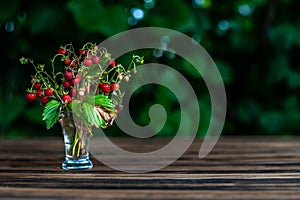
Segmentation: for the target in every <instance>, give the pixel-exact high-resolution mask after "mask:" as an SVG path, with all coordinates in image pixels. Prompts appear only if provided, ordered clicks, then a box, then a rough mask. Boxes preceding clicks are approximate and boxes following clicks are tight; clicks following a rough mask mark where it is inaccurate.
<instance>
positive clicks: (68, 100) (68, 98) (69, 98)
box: [62, 94, 72, 103]
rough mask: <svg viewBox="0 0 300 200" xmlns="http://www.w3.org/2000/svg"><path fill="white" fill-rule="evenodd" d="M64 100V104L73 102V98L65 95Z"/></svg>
mask: <svg viewBox="0 0 300 200" xmlns="http://www.w3.org/2000/svg"><path fill="white" fill-rule="evenodd" d="M62 100H63V102H64V103H70V102H71V101H72V98H71V97H70V95H68V94H64V95H63V96H62Z"/></svg>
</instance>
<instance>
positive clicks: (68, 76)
mask: <svg viewBox="0 0 300 200" xmlns="http://www.w3.org/2000/svg"><path fill="white" fill-rule="evenodd" d="M72 76H73V75H72V72H70V71H65V72H64V77H65V79H67V80H71V78H72Z"/></svg>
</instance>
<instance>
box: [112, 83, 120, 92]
mask: <svg viewBox="0 0 300 200" xmlns="http://www.w3.org/2000/svg"><path fill="white" fill-rule="evenodd" d="M119 88H120V86H119V84H118V83H112V84H111V89H112V90H113V91H116V90H119Z"/></svg>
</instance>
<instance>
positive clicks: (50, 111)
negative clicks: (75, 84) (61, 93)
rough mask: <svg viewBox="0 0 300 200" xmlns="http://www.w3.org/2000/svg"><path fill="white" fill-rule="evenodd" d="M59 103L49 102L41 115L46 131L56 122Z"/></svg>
mask: <svg viewBox="0 0 300 200" xmlns="http://www.w3.org/2000/svg"><path fill="white" fill-rule="evenodd" d="M60 105H61V104H60V102H59V101H56V100H51V101H49V102H48V103H47V104H46V106H45V108H44V112H43V114H42V116H43V120H44V121H46V127H47V129H50V128H51V127H52V126H53V125H54V124H55V123H56V122H57V120H58V118H59V113H60Z"/></svg>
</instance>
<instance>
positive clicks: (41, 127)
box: [0, 0, 300, 138]
mask: <svg viewBox="0 0 300 200" xmlns="http://www.w3.org/2000/svg"><path fill="white" fill-rule="evenodd" d="M145 2H146V3H145ZM147 2H148V3H147ZM153 2H155V4H153ZM0 4H1V5H0V25H1V26H0V44H1V49H0V51H1V53H0V58H1V73H0V74H1V78H0V83H1V85H0V136H1V137H5V138H7V137H32V136H37V137H41V136H48V137H49V136H51V135H55V136H58V135H60V133H61V131H60V127H59V125H58V124H57V125H56V126H55V127H54V128H53V129H51V130H50V131H47V130H46V129H45V124H44V123H43V122H42V121H41V112H42V107H41V106H40V105H39V103H38V102H37V101H36V102H35V103H29V102H27V100H26V98H25V95H26V93H25V89H26V88H27V87H29V86H30V79H31V78H30V75H31V74H32V73H33V68H31V67H30V66H22V65H20V64H19V62H18V59H19V58H20V57H21V56H25V57H30V58H33V59H34V60H35V61H37V62H39V63H46V64H49V63H50V62H49V59H50V58H51V57H52V56H53V55H54V54H55V53H56V52H57V48H58V47H59V46H60V45H61V44H67V43H69V42H72V43H73V44H74V45H75V46H76V47H78V48H79V47H80V46H81V45H83V44H84V43H86V42H89V41H90V42H93V43H100V42H101V41H102V40H104V39H106V38H108V37H109V36H112V35H114V34H116V33H119V32H121V31H124V30H127V29H131V28H135V27H145V26H156V27H165V28H170V29H174V30H178V31H180V32H182V33H185V34H187V35H188V36H190V37H193V38H194V39H195V40H196V41H198V42H200V44H201V45H202V46H203V47H204V48H205V49H206V50H207V52H208V53H209V54H210V55H211V57H212V58H213V59H214V61H215V62H216V64H217V66H218V68H219V70H220V72H221V74H222V77H223V80H224V82H225V86H226V92H227V100H228V111H227V119H226V124H225V127H224V131H223V134H224V135H257V134H259V135H281V134H283V135H290V134H294V135H296V134H298V130H299V124H300V113H299V88H300V74H299V71H300V68H299V65H300V56H299V55H300V12H299V7H298V6H297V1H295V0H294V1H292V0H252V1H250V0H248V1H247V0H226V1H217V0H215V1H213V0H189V1H183V0H156V1H150V0H148V1H147V0H146V1H143V0H138V1H130V0H127V1H111V0H102V1H100V0H67V1H66V0H60V1H57V0H53V1H37V0H32V1H29V0H27V1H26V0H22V1H21V0H10V1H2V2H1V3H0ZM146 7H147V8H148V9H146ZM149 7H153V8H151V9H149ZM132 8H140V9H142V10H143V11H144V14H145V15H144V18H143V19H142V20H140V21H138V22H137V24H136V25H134V26H130V25H129V24H128V23H127V19H128V18H130V17H132V13H131V9H132ZM12 24H14V27H12V26H11V25H12ZM141 53H143V54H144V55H145V60H146V62H160V63H165V64H168V65H169V66H173V67H174V68H176V69H177V70H179V71H180V72H181V73H182V74H184V75H185V76H186V77H187V78H188V80H189V81H190V82H191V84H192V85H193V87H194V88H195V91H196V92H197V94H198V98H199V105H200V106H201V122H200V123H199V124H200V129H199V136H203V135H205V132H206V129H207V125H208V123H209V118H210V103H209V102H210V101H209V96H208V94H207V91H206V87H205V84H204V83H203V81H202V80H201V79H199V78H198V76H197V74H196V73H195V71H194V70H193V69H192V66H190V65H189V64H188V63H186V62H184V61H183V60H182V59H180V58H179V57H176V58H173V59H170V58H168V53H167V52H165V54H164V56H162V57H160V58H155V57H154V56H152V50H151V51H142V52H141ZM120 61H122V63H123V61H126V59H123V60H122V59H120ZM166 77H168V76H166ZM170 79H171V78H170ZM174 84H178V85H180V83H178V82H177V83H174ZM143 91H144V92H139V93H137V94H136V96H135V97H134V98H133V101H134V103H133V104H132V105H133V106H132V108H131V112H132V115H133V117H134V120H135V121H136V122H137V123H139V124H142V125H143V124H147V123H148V122H149V118H148V108H149V106H150V105H151V104H152V103H157V102H160V103H162V104H163V105H165V107H166V109H167V111H168V121H167V124H166V126H165V127H164V129H163V130H162V131H161V132H159V135H172V134H174V133H175V132H176V130H175V129H176V124H178V123H179V120H180V119H179V118H178V116H179V114H180V113H179V111H174V108H176V105H177V104H176V100H174V96H173V95H172V93H171V92H170V91H168V90H167V89H166V88H163V87H157V86H147V87H144V90H143ZM190 120H191V121H192V120H193V119H192V116H190ZM108 133H109V134H112V135H121V136H122V135H124V134H123V133H122V132H121V131H119V130H118V128H117V127H116V126H113V127H111V128H109V129H108Z"/></svg>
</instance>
